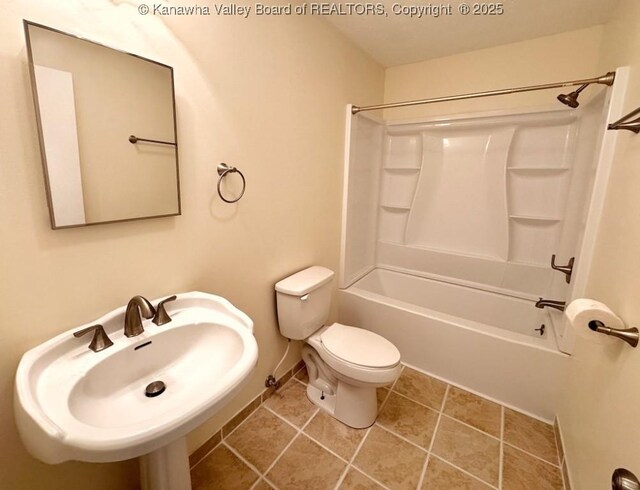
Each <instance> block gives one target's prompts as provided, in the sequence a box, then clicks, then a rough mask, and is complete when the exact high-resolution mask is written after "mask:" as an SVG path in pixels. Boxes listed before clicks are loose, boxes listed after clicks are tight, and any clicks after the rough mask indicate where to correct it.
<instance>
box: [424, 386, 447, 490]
mask: <svg viewBox="0 0 640 490" xmlns="http://www.w3.org/2000/svg"><path fill="white" fill-rule="evenodd" d="M450 389H451V385H449V384H447V387H446V388H445V390H444V396H443V397H442V402H441V403H440V410H439V411H438V418H437V419H436V425H435V427H434V428H433V434H432V435H431V441H430V442H429V448H428V449H427V459H426V460H425V462H424V466H423V467H422V471H421V472H420V478H419V479H418V488H421V487H422V485H423V483H424V478H425V476H427V466H428V465H429V459H431V451H432V450H433V445H434V444H435V442H436V434H437V433H438V429H439V428H440V420H441V419H442V415H443V414H444V407H445V405H446V403H447V398H449V391H450Z"/></svg>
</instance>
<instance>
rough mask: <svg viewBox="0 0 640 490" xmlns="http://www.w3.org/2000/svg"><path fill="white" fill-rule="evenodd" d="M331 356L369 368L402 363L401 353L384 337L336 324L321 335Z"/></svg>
mask: <svg viewBox="0 0 640 490" xmlns="http://www.w3.org/2000/svg"><path fill="white" fill-rule="evenodd" d="M320 341H321V342H322V345H323V347H324V348H325V349H326V350H327V352H329V353H330V354H331V355H333V356H335V357H337V358H338V359H341V360H343V361H346V362H348V363H351V364H356V365H358V366H363V367H367V368H388V367H393V366H396V365H397V364H398V363H399V362H400V352H399V351H398V349H397V348H396V346H395V345H393V344H392V343H391V342H389V341H388V340H387V339H385V338H384V337H382V336H380V335H378V334H376V333H374V332H371V331H369V330H365V329H363V328H356V327H350V326H347V325H343V324H341V323H334V324H333V325H331V326H330V327H329V328H327V329H326V330H324V331H323V332H322V333H321V334H320Z"/></svg>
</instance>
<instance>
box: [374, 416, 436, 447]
mask: <svg viewBox="0 0 640 490" xmlns="http://www.w3.org/2000/svg"><path fill="white" fill-rule="evenodd" d="M373 425H375V426H376V427H378V428H379V429H382V430H384V431H385V432H388V433H389V434H392V435H394V436H396V437H397V438H398V439H402V440H403V441H404V442H408V443H409V444H411V445H412V446H413V447H415V448H417V449H420V450H421V451H422V452H423V453H427V452H428V451H427V449H425V448H423V447H422V446H420V445H418V444H416V443H415V442H413V441H410V440H409V439H407V438H406V437H404V436H402V435H400V434H398V433H397V432H393V431H392V430H391V429H387V428H386V427H385V426H383V425H380V424H379V423H378V422H376V423H375V424H373Z"/></svg>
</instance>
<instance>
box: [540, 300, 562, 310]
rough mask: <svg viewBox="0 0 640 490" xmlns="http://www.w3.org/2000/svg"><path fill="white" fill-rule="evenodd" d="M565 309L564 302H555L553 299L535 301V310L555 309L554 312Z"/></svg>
mask: <svg viewBox="0 0 640 490" xmlns="http://www.w3.org/2000/svg"><path fill="white" fill-rule="evenodd" d="M566 307H567V303H566V302H565V301H555V300H553V299H542V298H540V299H539V300H538V301H536V308H555V309H556V310H560V311H564V309H565V308H566Z"/></svg>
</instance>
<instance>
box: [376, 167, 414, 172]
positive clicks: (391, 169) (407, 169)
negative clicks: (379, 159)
mask: <svg viewBox="0 0 640 490" xmlns="http://www.w3.org/2000/svg"><path fill="white" fill-rule="evenodd" d="M384 169H385V170H386V171H388V172H418V171H420V167H384Z"/></svg>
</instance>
